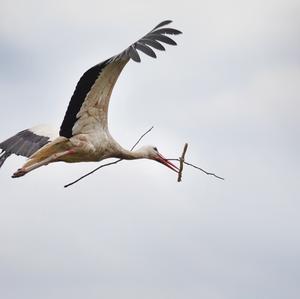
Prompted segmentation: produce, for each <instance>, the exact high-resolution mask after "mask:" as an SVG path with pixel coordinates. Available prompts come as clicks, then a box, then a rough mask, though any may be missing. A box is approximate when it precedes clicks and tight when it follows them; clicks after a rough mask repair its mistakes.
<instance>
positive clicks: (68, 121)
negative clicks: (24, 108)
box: [59, 20, 181, 138]
mask: <svg viewBox="0 0 300 299" xmlns="http://www.w3.org/2000/svg"><path fill="white" fill-rule="evenodd" d="M171 22H172V21H170V20H167V21H163V22H161V23H159V24H158V25H157V26H156V27H155V28H153V29H152V30H151V31H150V32H149V33H148V34H146V35H145V36H143V37H142V38H141V39H139V40H138V41H137V42H135V43H133V44H131V45H130V46H129V47H128V48H126V49H125V50H124V51H122V52H121V53H120V54H118V55H115V56H113V57H111V58H110V59H107V60H105V61H104V62H102V63H99V64H97V65H95V66H94V67H92V68H90V69H89V70H88V71H86V72H85V73H84V74H83V76H82V77H81V78H80V80H79V82H78V83H77V86H76V88H75V91H74V93H73V96H72V97H71V100H70V103H69V106H68V109H67V111H66V114H65V117H64V120H63V122H62V124H61V127H60V133H59V134H60V136H64V137H67V138H71V137H72V136H74V135H77V134H83V133H84V134H92V133H93V132H95V131H97V130H101V129H102V130H103V129H105V130H108V128H107V127H108V124H107V112H108V105H109V100H110V96H111V93H112V90H113V87H114V85H115V83H116V81H117V79H118V77H119V75H120V73H121V72H122V70H123V68H124V67H125V65H126V64H127V62H128V61H129V60H130V59H132V60H133V61H135V62H140V61H141V58H140V55H139V52H138V51H141V52H143V53H144V54H146V55H148V56H150V57H152V58H156V54H155V52H154V51H153V49H152V48H154V49H157V50H160V51H164V50H165V48H164V46H163V45H161V43H160V42H163V43H165V44H169V45H176V42H175V41H174V40H172V39H171V38H169V37H168V36H166V35H169V34H171V35H177V34H181V32H180V31H179V30H176V29H173V28H162V27H163V26H166V25H168V24H170V23H171Z"/></svg>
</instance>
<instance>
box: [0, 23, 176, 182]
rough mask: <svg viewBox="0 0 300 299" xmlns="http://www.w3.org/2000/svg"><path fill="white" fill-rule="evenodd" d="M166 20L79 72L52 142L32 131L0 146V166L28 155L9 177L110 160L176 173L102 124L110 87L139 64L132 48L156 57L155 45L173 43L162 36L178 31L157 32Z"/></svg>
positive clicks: (147, 149) (152, 153)
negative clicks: (156, 165)
mask: <svg viewBox="0 0 300 299" xmlns="http://www.w3.org/2000/svg"><path fill="white" fill-rule="evenodd" d="M170 22H171V21H164V22H162V23H160V24H159V25H158V26H156V27H155V28H154V29H153V30H152V31H150V32H149V33H148V34H147V35H145V36H144V37H143V38H141V39H140V40H139V41H137V42H136V43H134V44H132V45H131V46H129V47H128V48H127V49H126V50H124V51H123V52H121V53H120V54H118V55H116V56H113V57H111V58H110V59H107V60H105V61H104V62H102V63H99V64H97V65H95V66H94V67H92V68H90V69H89V70H87V71H86V72H85V73H84V74H83V76H82V77H81V78H80V80H79V82H78V84H77V86H76V88H75V91H74V94H73V96H72V98H71V100H70V103H69V106H68V108H67V111H66V114H65V117H64V120H63V122H62V124H61V127H60V131H59V136H58V137H57V138H53V135H51V136H49V134H47V133H44V132H41V131H40V130H38V128H36V127H35V128H32V129H27V130H24V131H22V132H19V133H18V134H16V135H15V136H13V137H11V138H9V139H7V140H5V141H4V142H2V143H0V148H1V149H2V154H1V156H0V167H1V165H2V164H3V163H4V161H5V159H6V158H7V157H8V156H9V155H11V154H12V153H15V154H19V155H23V156H27V157H29V160H28V161H27V162H26V163H25V164H24V165H23V167H22V168H20V169H19V170H18V171H16V172H15V173H14V175H13V177H19V176H23V175H24V174H26V173H28V172H30V171H32V170H34V169H36V168H38V167H40V166H43V165H47V164H49V163H53V162H58V161H64V162H69V163H74V162H89V161H95V162H97V161H101V160H103V159H107V158H112V157H114V158H120V159H127V160H131V159H142V158H146V159H152V160H156V161H158V162H160V163H163V164H164V165H166V166H168V167H169V168H171V169H172V170H174V171H177V167H176V166H175V165H173V164H172V163H171V162H169V161H168V160H167V159H165V158H164V157H163V156H162V155H161V154H160V153H159V152H158V151H157V149H156V148H155V147H153V146H147V147H143V148H141V149H139V150H136V151H129V150H126V149H124V148H123V147H122V146H120V145H119V144H118V142H116V141H115V140H114V138H113V137H112V136H111V134H110V132H109V129H108V121H107V113H108V106H109V100H110V97H111V94H112V90H113V87H114V85H115V83H116V81H117V79H118V77H119V75H120V73H121V71H122V70H123V68H124V66H125V65H126V64H127V63H128V62H129V60H130V59H133V60H134V61H137V62H139V61H140V57H139V54H138V52H137V50H140V51H142V52H144V53H145V54H147V55H149V56H152V57H156V55H155V53H154V51H153V50H152V49H151V48H150V46H152V47H154V48H155V49H158V50H164V47H163V46H162V45H161V44H160V43H159V41H160V42H164V43H167V44H173V45H176V43H175V42H174V41H173V40H172V39H170V38H169V37H167V36H166V34H179V33H181V32H180V31H178V30H176V29H172V28H161V27H163V26H165V25H167V24H169V23H170ZM21 149H22V150H21Z"/></svg>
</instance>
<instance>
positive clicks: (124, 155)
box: [119, 148, 146, 160]
mask: <svg viewBox="0 0 300 299" xmlns="http://www.w3.org/2000/svg"><path fill="white" fill-rule="evenodd" d="M119 153H120V154H119V158H120V159H125V160H135V159H143V158H146V156H145V153H144V152H143V151H142V150H135V151H129V150H126V149H124V148H120V150H119Z"/></svg>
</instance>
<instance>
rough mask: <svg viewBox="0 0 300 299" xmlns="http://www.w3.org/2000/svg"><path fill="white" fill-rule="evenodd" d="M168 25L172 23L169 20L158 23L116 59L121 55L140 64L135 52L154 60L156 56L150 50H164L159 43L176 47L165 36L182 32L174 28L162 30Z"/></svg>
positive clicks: (172, 41) (137, 54)
mask: <svg viewBox="0 0 300 299" xmlns="http://www.w3.org/2000/svg"><path fill="white" fill-rule="evenodd" d="M170 23H172V21H171V20H166V21H163V22H161V23H159V24H158V25H157V26H156V27H154V28H153V29H152V30H151V31H150V32H149V33H148V34H146V35H145V36H143V37H142V38H141V39H139V40H138V41H137V42H135V43H134V44H132V45H131V46H130V47H128V48H127V49H126V50H125V51H124V52H122V53H121V54H120V55H118V56H117V57H120V56H122V55H127V57H129V58H131V59H132V60H133V61H135V62H140V61H141V58H140V56H139V53H138V51H137V50H139V51H141V52H143V53H144V54H146V55H148V56H150V57H153V58H156V54H155V52H154V51H153V49H152V48H154V49H156V50H160V51H164V50H165V48H164V46H163V45H162V44H161V43H165V44H168V45H172V46H176V45H177V43H176V42H175V41H174V40H173V39H171V38H170V37H168V36H167V35H178V34H182V32H181V31H179V30H177V29H174V28H162V27H164V26H166V25H168V24H170ZM151 47H152V48H151Z"/></svg>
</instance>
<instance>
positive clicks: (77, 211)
mask: <svg viewBox="0 0 300 299" xmlns="http://www.w3.org/2000/svg"><path fill="white" fill-rule="evenodd" d="M165 19H172V20H174V23H173V24H172V25H173V27H174V28H176V29H179V30H182V31H183V32H184V34H183V35H181V36H177V37H176V41H177V43H178V46H177V47H171V46H169V47H167V51H166V52H164V53H162V52H160V53H158V59H156V60H153V59H151V58H149V57H145V56H142V63H141V64H137V63H134V62H130V63H129V64H128V65H127V66H126V68H125V69H124V71H123V73H122V74H121V76H120V78H119V80H118V82H117V84H116V86H115V89H114V92H113V95H112V100H111V105H110V114H109V122H110V130H111V133H112V135H113V136H114V137H115V138H116V140H118V141H119V142H120V143H121V144H122V145H123V146H124V147H128V148H129V147H130V146H131V145H132V144H134V143H135V141H136V140H137V139H138V137H139V136H140V135H141V134H142V133H143V132H145V131H146V130H147V129H148V128H149V127H151V126H152V125H154V127H155V128H154V130H153V131H152V132H151V134H149V135H147V137H145V139H144V140H143V142H142V143H143V144H153V145H156V146H157V147H158V149H159V150H160V152H161V153H163V154H164V155H165V156H167V157H170V158H171V157H178V156H179V155H180V154H181V151H182V147H183V144H184V143H185V142H188V143H189V149H188V152H187V156H186V158H187V160H188V161H189V162H192V163H195V164H197V165H199V166H201V167H203V168H204V169H206V170H208V171H213V172H216V173H217V174H219V175H220V176H224V177H225V178H226V180H225V181H220V180H217V179H214V178H212V177H209V176H205V175H204V174H203V173H201V172H199V171H197V170H195V169H191V168H188V167H185V169H184V174H183V182H182V183H177V182H176V175H175V174H174V173H172V172H171V171H170V170H169V169H167V168H165V167H163V166H162V165H159V164H158V163H154V162H152V161H143V160H139V161H129V162H126V161H124V162H122V163H119V164H118V165H114V166H111V167H107V168H104V169H102V170H100V171H99V172H98V173H96V174H94V175H93V176H90V177H89V178H88V179H86V180H84V181H82V182H81V183H79V184H77V185H74V186H73V187H71V188H69V189H64V188H63V185H64V184H66V183H69V182H70V181H72V180H73V179H76V178H77V177H79V176H81V175H82V174H84V173H85V172H87V171H89V170H91V169H93V168H94V167H96V166H97V165H99V163H79V164H75V165H69V164H63V163H57V164H52V165H50V166H47V167H42V168H40V169H38V170H36V171H34V172H32V173H31V174H29V175H27V176H25V177H23V178H20V179H11V177H10V176H11V174H12V173H13V172H14V171H15V170H16V169H17V168H19V167H20V166H21V165H22V164H23V163H24V161H25V159H24V158H22V157H14V158H11V159H8V160H7V162H6V164H4V166H3V167H2V168H1V171H0V186H1V199H0V206H1V208H0V297H1V298H5V299H19V298H23V299H40V298H42V299H54V298H55V299H65V298H72V299H81V298H89V299H96V298H97V299H98V298H107V299H117V298H125V299H127V298H128V299H150V298H151V299H152V298H156V299H169V298H170V299H182V298H190V299H198V298H205V299H241V298H243V299H253V298H255V299H277V298H278V299H282V298H288V299H298V298H300V291H299V281H300V270H299V269H300V236H299V228H300V218H299V209H300V203H299V198H300V196H299V179H300V158H299V157H300V155H299V152H300V139H299V135H300V129H299V128H300V117H299V116H300V115H299V113H300V112H299V111H300V101H299V94H300V54H299V53H300V39H299V36H300V3H299V1H298V0H295V1H293V0H273V1H268V0H267V1H261V0H252V1H233V0H232V1H227V0H226V1H221V0H210V1H200V0H197V1H196V0H194V1H192V0H186V1H177V2H176V1H174V0H172V1H171V0H166V1H158V0H152V1H144V0H140V1H138V0H136V1H119V2H118V1H74V0H72V1H47V2H44V1H34V0H32V1H31V0H27V1H15V0H9V1H8V0H4V1H3V0H2V1H1V9H0V66H1V68H0V89H1V97H0V104H1V123H0V126H1V131H0V139H1V140H4V139H6V138H8V137H10V136H11V135H13V134H15V133H16V132H18V131H20V130H22V129H25V128H28V127H31V126H33V125H35V124H39V123H50V124H51V123H52V124H54V125H56V126H58V127H59V126H60V124H61V121H62V119H63V116H64V113H65V110H66V107H67V105H68V102H69V99H70V97H71V95H72V93H73V90H74V88H75V84H76V82H77V80H78V79H79V77H80V76H81V74H82V73H83V72H84V71H85V70H86V69H87V68H89V67H91V66H93V65H94V64H96V63H98V62H101V61H103V60H104V59H106V58H109V57H111V56H112V55H114V54H117V53H119V52H120V51H122V50H123V49H124V48H126V47H127V46H128V45H129V44H130V43H132V42H134V41H135V40H136V39H138V38H139V37H141V36H142V35H143V34H145V33H146V32H148V31H149V30H150V29H152V28H153V27H154V26H155V25H157V24H158V23H159V22H160V21H162V20H165Z"/></svg>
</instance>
